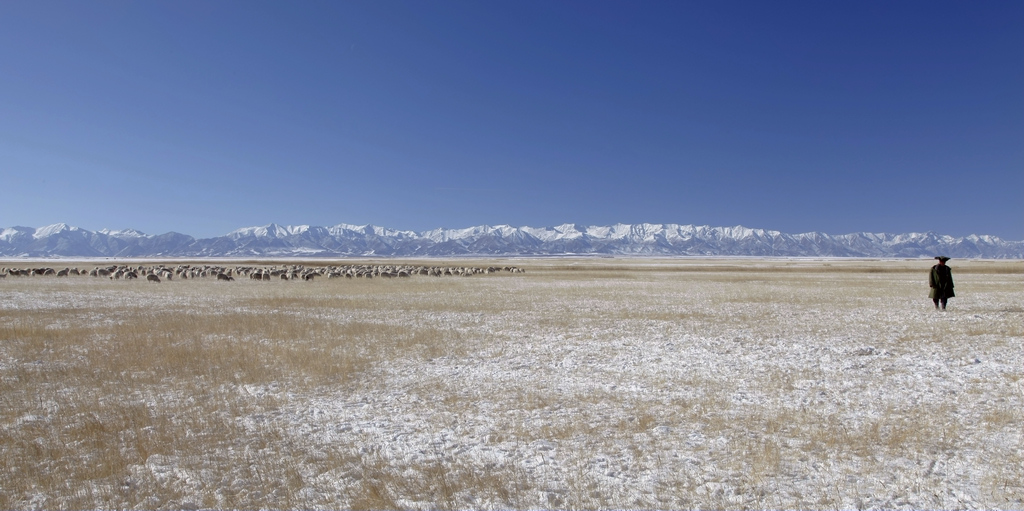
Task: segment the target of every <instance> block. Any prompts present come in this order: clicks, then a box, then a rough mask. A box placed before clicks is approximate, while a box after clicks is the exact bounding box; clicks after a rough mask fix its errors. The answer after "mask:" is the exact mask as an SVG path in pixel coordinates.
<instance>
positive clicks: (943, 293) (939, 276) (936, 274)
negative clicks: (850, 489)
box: [928, 256, 956, 310]
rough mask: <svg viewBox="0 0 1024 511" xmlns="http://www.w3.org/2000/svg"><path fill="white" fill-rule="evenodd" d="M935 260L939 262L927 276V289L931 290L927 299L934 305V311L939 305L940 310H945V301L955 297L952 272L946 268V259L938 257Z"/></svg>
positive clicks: (947, 259)
mask: <svg viewBox="0 0 1024 511" xmlns="http://www.w3.org/2000/svg"><path fill="white" fill-rule="evenodd" d="M936 259H938V260H939V264H936V265H935V266H932V271H931V273H930V274H929V275H928V287H930V288H931V291H929V292H928V297H929V298H931V299H932V302H933V303H935V308H936V309H938V308H939V304H941V305H942V310H946V300H948V299H949V298H953V297H954V296H956V295H955V294H953V272H952V271H951V270H950V269H949V266H946V261H949V258H948V257H946V256H938V257H936Z"/></svg>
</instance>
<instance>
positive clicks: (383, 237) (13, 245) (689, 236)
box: [0, 223, 1024, 259]
mask: <svg viewBox="0 0 1024 511" xmlns="http://www.w3.org/2000/svg"><path fill="white" fill-rule="evenodd" d="M939 254H942V255H947V256H950V257H955V258H987V259H1024V241H1006V240H1002V239H1000V238H999V237H996V236H990V235H975V234H972V235H970V236H965V237H962V238H956V237H953V236H949V235H942V234H936V233H932V232H927V233H903V234H889V233H867V232H861V233H851V234H843V235H829V234H825V233H820V232H810V233H802V234H786V233H783V232H780V231H774V230H767V229H752V228H748V227H743V226H735V227H711V226H707V225H699V226H698V225H680V224H647V223H644V224H614V225H607V226H584V225H580V224H562V225H558V226H553V227H527V226H523V227H513V226H510V225H495V226H490V225H479V226H474V227H468V228H461V229H443V228H439V229H433V230H429V231H423V232H415V231H403V230H396V229H389V228H385V227H379V226H374V225H352V224H344V223H342V224H337V225H334V226H331V227H320V226H310V225H296V226H291V225H278V224H268V225H263V226H254V227H243V228H241V229H236V230H234V231H231V232H229V233H228V234H225V235H223V236H218V237H214V238H201V239H197V238H194V237H192V236H188V235H185V234H180V233H175V232H169V233H165V234H160V235H148V234H145V233H142V232H140V231H137V230H135V229H122V230H110V229H102V230H99V231H89V230H86V229H82V228H79V227H73V226H69V225H67V224H64V223H60V224H53V225H48V226H44V227H39V228H32V227H18V226H16V227H7V228H0V257H365V256H379V257H458V256H554V255H622V256H777V257H901V258H903V257H910V258H915V257H933V256H935V255H939Z"/></svg>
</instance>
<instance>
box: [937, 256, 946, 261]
mask: <svg viewBox="0 0 1024 511" xmlns="http://www.w3.org/2000/svg"><path fill="white" fill-rule="evenodd" d="M935 258H936V259H938V260H939V261H942V262H946V261H949V258H948V257H946V256H935Z"/></svg>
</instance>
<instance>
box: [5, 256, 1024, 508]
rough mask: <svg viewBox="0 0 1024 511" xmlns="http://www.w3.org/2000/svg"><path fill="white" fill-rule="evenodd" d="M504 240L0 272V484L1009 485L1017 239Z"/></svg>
mask: <svg viewBox="0 0 1024 511" xmlns="http://www.w3.org/2000/svg"><path fill="white" fill-rule="evenodd" d="M475 263H479V264H481V265H487V264H492V263H495V261H459V262H458V264H460V265H472V264H475ZM61 264H62V266H63V263H61ZM261 264H270V263H268V262H261ZM307 264H310V263H308V262H307ZM325 264H326V262H325ZM496 264H503V262H502V261H498V262H497V263H496ZM514 264H516V265H517V266H519V267H521V268H524V269H525V270H526V271H525V273H522V274H508V273H504V274H494V275H477V276H472V277H444V278H433V277H427V276H415V277H413V278H406V279H373V280H366V279H358V278H357V279H343V278H342V279H321V280H317V281H314V282H289V281H272V282H253V281H248V280H243V279H239V280H238V281H235V282H218V281H216V280H215V279H191V280H187V281H182V280H172V281H165V282H162V283H159V284H155V283H148V282H146V281H145V280H144V279H142V280H138V281H131V282H126V281H113V280H110V279H106V278H95V277H88V276H84V275H83V276H72V277H66V278H56V277H52V276H36V277H11V276H9V277H7V278H4V279H2V280H0V508H2V509H30V508H38V509H44V508H45V509H58V508H60V509H84V508H136V509H160V508H245V509H255V508H291V509H295V508H327V509H337V508H347V509H382V508H441V509H468V508H489V509H508V508H520V509H521V508H531V509H536V508H573V509H601V508H698V507H700V508H706V507H712V508H735V509H740V508H844V509H847V508H854V507H858V508H860V507H885V508H967V507H984V508H1018V509H1019V508H1022V507H1024V483H1022V481H1024V437H1022V424H1024V394H1022V385H1024V382H1022V369H1024V355H1022V345H1024V286H1022V284H1024V262H1022V261H952V262H951V266H952V267H953V270H954V277H955V278H956V283H957V294H958V297H957V298H954V299H952V300H951V301H950V310H948V311H946V312H938V311H935V310H933V309H932V305H931V302H930V301H929V300H928V299H927V297H926V295H927V284H926V271H927V268H928V267H929V266H930V262H929V261H923V260H914V261H905V260H804V259H699V258H695V259H618V258H615V259H535V260H530V259H523V260H516V261H515V263H514ZM4 265H7V266H32V265H31V264H24V263H18V262H12V261H8V262H6V263H4ZM82 266H83V265H82V264H79V267H82Z"/></svg>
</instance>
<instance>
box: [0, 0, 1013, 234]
mask: <svg viewBox="0 0 1024 511" xmlns="http://www.w3.org/2000/svg"><path fill="white" fill-rule="evenodd" d="M0 194H2V195H0V227H9V226H14V225H25V226H30V227H39V226H43V225H47V224H51V223H57V222H65V223H68V224H71V225H76V226H80V227H83V228H86V229H101V228H112V229H124V228H135V229H139V230H142V231H144V232H147V233H150V234H161V233H164V232H168V231H177V232H182V233H186V234H191V235H194V236H198V237H208V236H216V235H221V234H225V233H227V232H228V231H230V230H233V229H235V228H238V227H243V226H251V225H262V224H267V223H271V222H276V223H280V224H292V225H298V224H312V225H335V224H338V223H343V222H344V223H352V224H367V223H370V224H375V225H381V226H386V227H392V228H397V229H411V230H425V229H432V228H437V227H450V228H456V227H469V226H473V225H480V224H490V225H495V224H510V225H514V226H522V225H529V226H534V227H542V226H552V225H558V224H562V223H580V224H585V225H605V224H612V223H617V222H624V223H640V222H650V223H679V224H700V225H703V224H708V225H713V226H731V225H744V226H747V227H759V228H767V229H777V230H781V231H784V232H790V233H799V232H807V231H823V232H826V233H830V234H843V233H849V232H860V231H869V232H911V231H914V232H923V231H935V232H939V233H944V234H952V235H957V236H962V235H967V234H971V233H977V234H994V235H998V236H1001V237H1003V238H1006V239H1011V240H1021V239H1024V2H1020V1H998V0H993V1H985V2H964V1H956V2H942V1H915V2H907V1H848V2H844V1H819V0H813V1H808V2H790V1H762V0H756V1H719V0H713V1H712V0H708V1H700V2H696V1H693V2H691V1H681V0H680V1H666V2H657V1H643V2H628V1H615V2H600V1H593V0H587V1H583V2H565V1H551V0H544V1H466V2H462V1H459V2H455V1H442V0H437V1H433V0H432V1H419V0H416V1H408V2H395V1H333V0H332V1H325V2H315V1H302V2H285V1H280V2H259V1H252V0H245V1H240V2H232V1H206V0H203V1H194V2H193V1H173V2H172V1H166V2H164V1H141V2H128V1H117V2H106V1H88V2H80V1H66V2H48V1H38V0H32V1H8V2H0Z"/></svg>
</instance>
